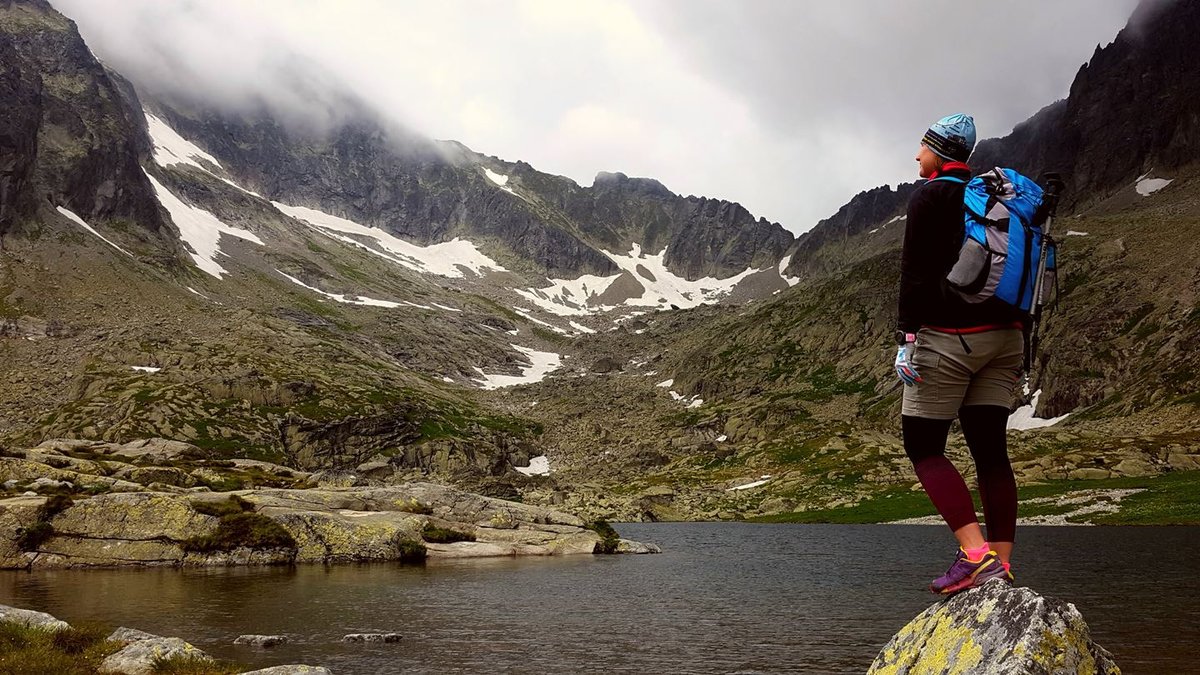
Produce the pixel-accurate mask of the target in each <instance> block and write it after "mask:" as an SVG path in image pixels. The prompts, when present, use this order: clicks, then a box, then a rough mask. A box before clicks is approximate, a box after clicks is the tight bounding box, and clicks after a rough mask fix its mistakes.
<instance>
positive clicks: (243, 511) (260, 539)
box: [180, 495, 296, 553]
mask: <svg viewBox="0 0 1200 675" xmlns="http://www.w3.org/2000/svg"><path fill="white" fill-rule="evenodd" d="M192 508H193V509H195V510H196V511H198V512H200V513H204V514H207V515H210V516H216V517H218V518H219V519H220V520H218V521H217V529H216V530H215V531H214V532H212V533H210V534H203V535H198V536H195V537H192V538H190V539H185V540H184V541H182V542H180V547H181V548H182V549H183V550H184V551H188V552H193V553H210V552H213V551H232V550H234V549H238V548H250V549H272V548H288V549H293V550H295V548H296V540H295V539H293V538H292V535H290V534H288V531H287V530H285V529H283V527H282V526H280V524H279V523H277V522H275V521H274V520H271V519H270V518H268V517H267V516H264V515H262V514H260V513H254V512H252V511H251V509H253V508H254V505H253V504H251V503H250V502H248V501H246V500H244V499H242V498H241V497H238V496H236V495H235V496H232V497H230V498H229V499H227V500H225V501H223V502H193V503H192Z"/></svg>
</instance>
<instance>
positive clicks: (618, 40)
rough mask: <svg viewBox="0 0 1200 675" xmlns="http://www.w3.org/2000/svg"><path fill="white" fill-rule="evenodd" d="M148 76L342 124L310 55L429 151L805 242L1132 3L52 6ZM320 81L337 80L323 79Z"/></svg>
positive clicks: (552, 1) (192, 0)
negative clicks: (681, 197) (943, 134)
mask: <svg viewBox="0 0 1200 675" xmlns="http://www.w3.org/2000/svg"><path fill="white" fill-rule="evenodd" d="M52 2H53V4H54V5H55V6H56V7H57V8H58V9H59V10H60V11H62V12H63V13H65V14H67V15H68V16H70V17H71V18H73V19H75V20H76V21H77V22H78V24H79V27H80V30H81V32H82V33H83V35H84V37H85V39H87V41H88V43H89V45H90V46H91V47H92V49H93V51H95V52H96V54H97V55H98V56H99V57H100V58H101V59H103V60H105V61H106V62H107V63H109V64H110V65H112V66H113V67H115V68H116V69H117V70H119V71H121V72H123V73H124V74H126V75H128V76H129V77H131V78H132V79H133V80H134V81H135V82H137V81H143V82H144V81H149V80H154V81H156V82H161V83H168V84H170V85H171V86H174V87H178V88H182V89H185V90H188V91H194V92H198V93H201V94H202V95H204V96H205V97H208V98H210V99H211V100H213V101H218V102H222V103H226V104H229V105H237V104H239V103H243V102H245V101H248V100H252V99H253V98H254V97H256V96H262V97H265V98H267V99H268V100H270V101H272V102H273V103H274V104H275V105H277V106H280V107H281V108H285V109H287V110H288V111H289V112H290V113H291V114H295V115H299V116H305V115H314V116H320V115H325V114H327V111H325V110H322V109H321V106H320V105H315V104H314V102H313V97H312V95H311V92H305V93H298V92H297V88H296V87H294V86H292V84H290V83H288V82H287V81H286V78H285V77H283V76H282V75H281V73H283V72H285V71H287V69H289V68H293V69H294V66H295V64H296V63H297V60H298V59H299V60H300V62H303V61H304V60H305V59H309V60H312V61H314V62H316V63H319V64H321V66H322V67H323V68H324V69H325V70H326V72H327V73H328V75H329V76H330V78H331V79H332V80H333V81H340V82H341V83H343V84H344V85H346V86H348V87H350V88H351V89H353V90H354V91H356V92H358V93H359V94H361V95H362V96H365V97H366V98H367V99H368V100H369V101H371V102H373V103H374V104H376V105H377V106H378V107H379V108H380V109H382V110H384V111H386V112H388V113H390V114H393V115H394V116H395V118H396V119H397V120H398V121H400V122H402V123H403V124H406V125H407V126H409V127H411V128H413V129H415V130H418V131H420V132H422V133H425V134H427V135H429V136H432V137H434V138H442V139H455V140H458V141H462V142H463V143H466V144H467V145H469V146H471V147H472V148H473V149H475V150H477V151H479V152H483V153H486V154H492V155H497V156H499V157H501V158H503V159H507V160H517V159H522V160H525V161H527V162H529V163H531V164H532V165H533V166H534V167H536V168H538V169H540V170H542V171H547V172H551V173H557V174H562V175H566V176H569V177H571V178H573V179H575V180H576V181H577V182H579V183H580V184H582V185H590V184H591V183H592V178H593V177H594V176H595V174H596V173H597V172H598V171H623V172H625V173H627V174H630V175H637V176H651V177H654V178H657V179H659V180H661V181H662V182H663V183H664V184H666V185H667V187H669V188H671V189H672V190H673V191H675V192H678V193H681V194H685V195H687V194H697V195H707V196H711V197H720V198H725V199H731V200H736V201H739V202H741V203H742V204H744V205H745V206H746V207H747V208H749V209H750V211H752V212H753V213H755V214H756V215H761V216H765V217H766V218H768V219H770V220H775V221H779V222H781V223H782V224H783V225H784V226H785V227H787V228H788V229H790V230H792V231H793V232H802V231H804V230H807V229H809V228H811V227H812V226H813V225H815V224H816V222H817V221H818V220H820V219H821V218H824V217H826V216H828V215H830V214H832V213H833V212H834V211H836V210H837V209H838V207H840V206H841V205H842V204H844V203H845V202H846V201H847V200H848V199H849V198H850V197H852V196H853V195H854V194H856V193H857V192H859V191H862V190H865V189H869V188H871V187H874V186H877V185H881V184H885V183H887V184H892V185H895V184H896V183H897V182H900V181H905V180H912V179H913V178H914V177H915V174H914V170H915V162H914V161H913V155H914V154H915V152H916V146H917V142H918V140H919V139H920V136H921V134H922V133H923V132H924V130H925V128H926V127H927V126H928V124H929V123H930V122H932V121H933V120H935V119H937V118H938V117H941V116H942V115H945V114H949V113H952V112H960V111H962V112H969V113H971V114H973V115H974V116H975V118H976V121H977V123H978V125H979V129H980V137H981V138H985V137H989V136H998V135H1004V134H1006V133H1007V132H1008V131H1009V130H1011V129H1012V127H1013V125H1014V124H1016V123H1018V122H1020V121H1022V120H1024V119H1025V118H1027V117H1028V116H1029V115H1031V114H1033V113H1034V112H1036V111H1037V110H1038V109H1040V108H1041V107H1043V106H1045V105H1047V104H1049V103H1051V102H1052V101H1054V100H1055V99H1058V98H1062V97H1064V96H1066V94H1067V91H1068V88H1069V86H1070V83H1071V80H1072V78H1073V77H1074V75H1075V73H1076V71H1077V70H1078V69H1079V66H1080V65H1081V64H1082V63H1084V62H1086V61H1087V60H1088V59H1089V58H1090V57H1091V55H1092V53H1093V51H1094V50H1095V48H1096V46H1097V45H1098V44H1108V43H1109V42H1110V41H1111V40H1112V38H1113V37H1114V36H1115V35H1116V33H1117V31H1118V30H1120V28H1121V27H1122V26H1123V25H1124V24H1125V22H1126V20H1127V19H1128V17H1129V15H1130V13H1131V12H1132V10H1133V8H1134V7H1135V6H1136V5H1137V0H1055V1H1054V2H1045V1H1044V0H1005V1H1004V2H999V3H997V2H961V1H960V0H855V1H854V2H831V1H826V2H816V1H812V0H595V1H592V0H470V1H467V0H439V1H438V2H428V1H425V2H416V1H394V0H238V1H237V2H235V1H234V0H52ZM323 81H324V80H323Z"/></svg>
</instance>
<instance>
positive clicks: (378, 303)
mask: <svg viewBox="0 0 1200 675" xmlns="http://www.w3.org/2000/svg"><path fill="white" fill-rule="evenodd" d="M275 271H276V272H279V270H275ZM279 274H280V275H282V276H283V277H284V278H285V279H287V280H288V281H290V282H292V283H293V284H296V285H297V286H303V287H305V288H307V289H308V290H310V291H312V292H313V293H319V294H321V295H323V296H325V297H327V298H329V299H331V300H337V301H338V302H342V303H345V304H347V305H363V306H366V307H386V308H387V309H395V308H397V307H399V306H400V303H398V302H391V301H389V300H375V299H373V298H366V297H363V296H361V295H360V296H346V295H342V294H341V293H326V292H325V291H323V290H321V289H319V288H313V287H312V286H309V285H308V284H306V283H304V282H303V281H300V280H299V279H297V278H296V277H294V276H292V275H290V274H286V273H284V272H279Z"/></svg>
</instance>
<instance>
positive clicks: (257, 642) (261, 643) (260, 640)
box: [233, 635, 288, 648]
mask: <svg viewBox="0 0 1200 675" xmlns="http://www.w3.org/2000/svg"><path fill="white" fill-rule="evenodd" d="M287 641H288V639H287V636H286V635H239V636H237V639H236V640H234V641H233V644H235V645H248V646H250V647H263V648H266V647H274V646H276V645H281V644H285V643H286V642H287Z"/></svg>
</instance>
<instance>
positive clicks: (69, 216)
mask: <svg viewBox="0 0 1200 675" xmlns="http://www.w3.org/2000/svg"><path fill="white" fill-rule="evenodd" d="M58 212H59V213H61V214H63V215H64V216H66V217H67V219H68V220H70V221H71V222H73V223H75V224H76V225H78V226H80V227H82V228H83V229H85V230H87V231H88V232H91V233H92V234H94V235H96V236H97V237H99V238H100V241H103V242H104V243H106V244H108V245H109V246H111V247H113V248H115V249H117V250H118V251H120V252H121V253H124V254H125V255H127V256H129V257H130V258H132V257H133V254H132V253H130V252H129V251H126V250H125V249H123V248H121V247H120V246H117V245H116V244H114V243H113V242H112V241H110V240H109V239H108V238H107V237H105V236H104V235H102V234H100V233H99V232H97V231H96V230H95V228H93V227H92V226H91V225H88V224H87V223H85V222H84V221H83V218H80V217H79V216H77V215H75V214H74V213H73V212H71V211H68V210H67V209H65V208H63V207H61V206H60V207H58Z"/></svg>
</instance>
